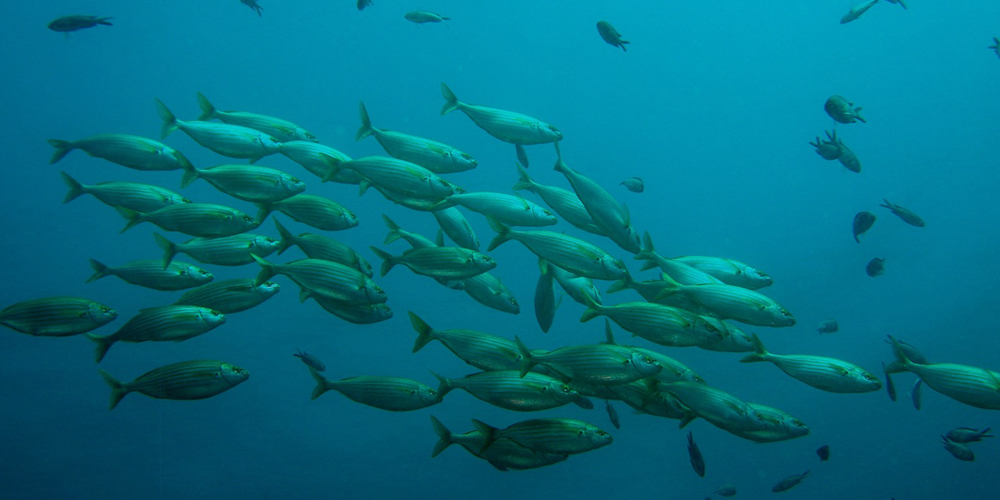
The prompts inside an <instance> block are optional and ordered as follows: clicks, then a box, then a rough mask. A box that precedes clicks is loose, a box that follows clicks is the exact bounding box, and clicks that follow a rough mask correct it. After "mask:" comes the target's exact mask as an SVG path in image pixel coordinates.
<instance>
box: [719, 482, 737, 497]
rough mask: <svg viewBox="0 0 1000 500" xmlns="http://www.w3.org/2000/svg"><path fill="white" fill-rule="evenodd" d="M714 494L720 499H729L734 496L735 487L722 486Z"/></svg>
mask: <svg viewBox="0 0 1000 500" xmlns="http://www.w3.org/2000/svg"><path fill="white" fill-rule="evenodd" d="M715 493H717V494H718V495H719V496H722V497H731V496H733V495H735V494H736V487H735V486H733V485H731V484H724V485H722V486H719V487H718V488H717V489H716V490H715Z"/></svg>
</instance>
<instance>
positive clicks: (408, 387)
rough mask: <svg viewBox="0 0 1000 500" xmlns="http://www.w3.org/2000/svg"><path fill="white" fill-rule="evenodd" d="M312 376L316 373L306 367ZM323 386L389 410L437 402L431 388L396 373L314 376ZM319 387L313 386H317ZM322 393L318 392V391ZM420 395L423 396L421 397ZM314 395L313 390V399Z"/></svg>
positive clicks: (360, 401) (439, 400) (420, 406)
mask: <svg viewBox="0 0 1000 500" xmlns="http://www.w3.org/2000/svg"><path fill="white" fill-rule="evenodd" d="M310 372H312V374H313V376H314V377H317V376H318V375H319V374H318V373H316V372H315V371H313V370H310ZM320 379H322V380H323V382H318V383H319V384H321V385H323V387H324V388H325V390H329V389H333V390H335V391H337V392H339V393H341V394H343V395H344V396H346V397H347V398H349V399H351V400H353V401H356V402H358V403H361V404H365V405H369V406H374V407H376V408H380V409H383V410H389V411H411V410H419V409H421V408H426V407H428V406H432V405H435V404H438V403H440V402H441V397H440V396H437V394H436V392H435V391H434V389H432V388H430V387H428V386H426V385H424V384H421V383H420V382H417V381H415V380H410V379H405V378H399V377H380V376H360V377H351V378H346V379H343V380H339V381H330V380H326V379H323V378H322V376H319V377H318V378H317V381H319V380H320ZM319 389H320V387H319V386H317V390H319ZM320 394H322V392H320ZM422 396H424V397H422ZM316 397H318V395H317V394H316V393H315V392H314V393H313V399H316Z"/></svg>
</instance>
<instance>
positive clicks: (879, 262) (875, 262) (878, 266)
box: [865, 257, 885, 278]
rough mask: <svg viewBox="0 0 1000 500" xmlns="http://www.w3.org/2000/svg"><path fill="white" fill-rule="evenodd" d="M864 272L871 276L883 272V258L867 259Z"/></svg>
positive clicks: (879, 274)
mask: <svg viewBox="0 0 1000 500" xmlns="http://www.w3.org/2000/svg"><path fill="white" fill-rule="evenodd" d="M865 273H867V274H868V276H871V277H872V278H874V277H876V276H881V275H882V274H883V273H885V259H883V258H880V257H875V258H874V259H872V260H870V261H868V265H867V266H865Z"/></svg>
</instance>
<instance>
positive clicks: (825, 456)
mask: <svg viewBox="0 0 1000 500" xmlns="http://www.w3.org/2000/svg"><path fill="white" fill-rule="evenodd" d="M816 454H817V455H819V461H820V462H826V461H827V460H829V459H830V445H828V444H824V445H823V446H820V447H819V448H817V449H816Z"/></svg>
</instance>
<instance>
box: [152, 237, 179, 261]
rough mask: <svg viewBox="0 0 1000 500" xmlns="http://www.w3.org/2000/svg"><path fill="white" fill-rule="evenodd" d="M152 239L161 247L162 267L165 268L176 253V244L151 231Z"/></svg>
mask: <svg viewBox="0 0 1000 500" xmlns="http://www.w3.org/2000/svg"><path fill="white" fill-rule="evenodd" d="M153 239H155V240H156V244H157V245H159V246H160V248H162V249H163V268H164V269H166V268H167V266H169V265H170V262H172V261H173V260H174V257H175V256H176V255H177V244H176V243H174V242H172V241H170V240H168V239H167V238H166V237H165V236H163V235H162V234H160V233H153Z"/></svg>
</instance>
